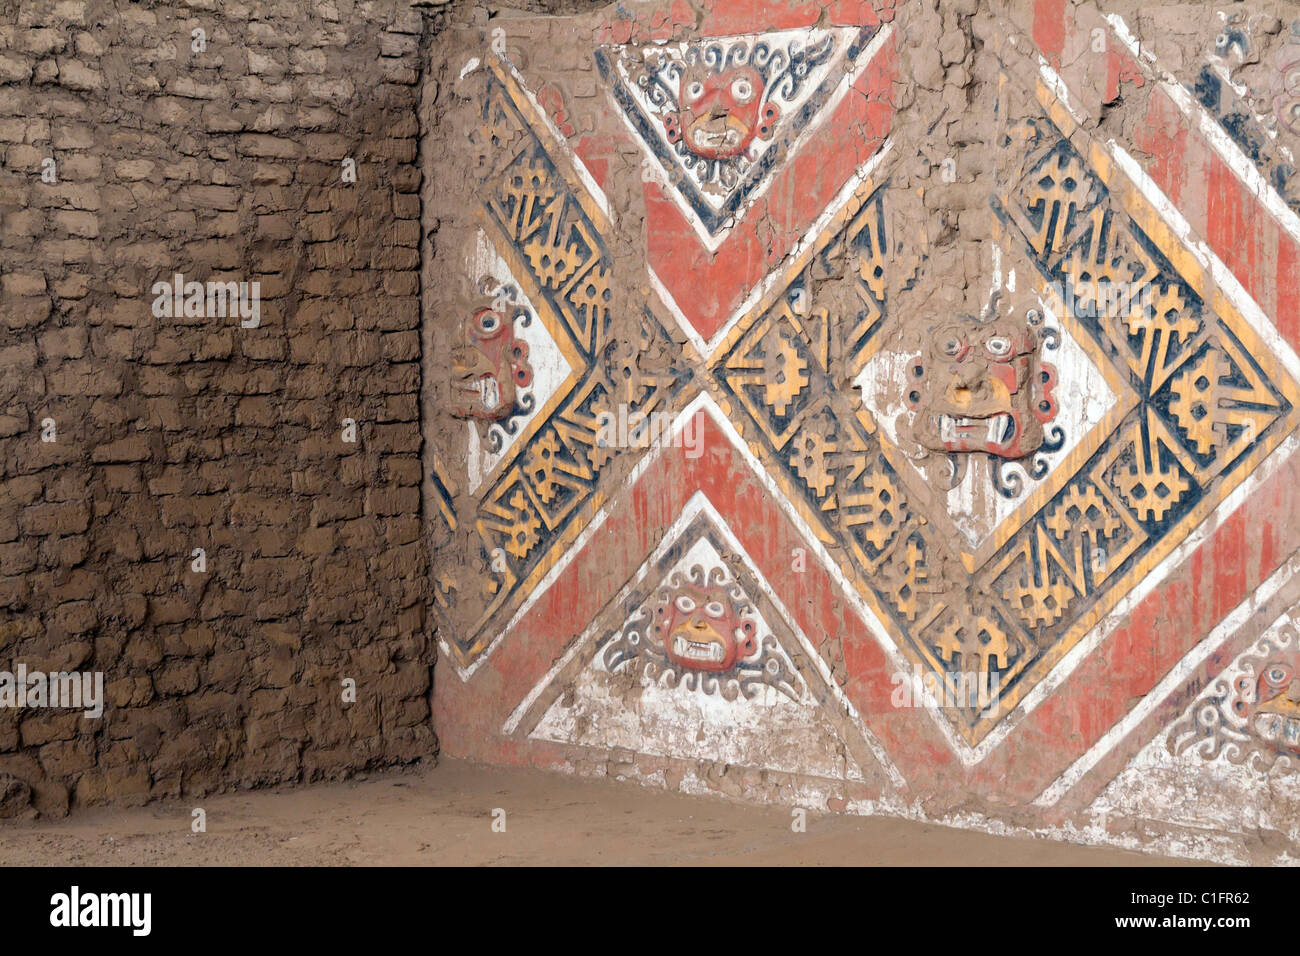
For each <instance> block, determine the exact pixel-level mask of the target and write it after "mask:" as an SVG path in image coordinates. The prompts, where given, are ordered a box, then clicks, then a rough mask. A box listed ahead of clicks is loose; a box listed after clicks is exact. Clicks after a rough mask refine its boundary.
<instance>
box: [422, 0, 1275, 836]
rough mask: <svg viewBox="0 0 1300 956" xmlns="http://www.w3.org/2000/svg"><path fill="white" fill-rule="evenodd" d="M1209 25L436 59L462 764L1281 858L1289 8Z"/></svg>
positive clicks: (1056, 19) (775, 23)
mask: <svg viewBox="0 0 1300 956" xmlns="http://www.w3.org/2000/svg"><path fill="white" fill-rule="evenodd" d="M1238 8H1240V9H1238ZM1178 10H1181V11H1182V16H1181V18H1180V17H1179V16H1178V12H1177V11H1176V10H1175V9H1174V8H1173V7H1170V6H1168V5H1162V6H1159V7H1152V8H1142V9H1133V8H1132V7H1131V5H1125V6H1123V8H1118V7H1117V8H1116V9H1114V10H1110V9H1105V8H1104V7H1103V8H1100V9H1099V8H1097V7H1095V6H1092V5H1086V6H1084V5H1075V4H1071V3H1066V2H1064V0H1040V2H1037V3H1016V4H1009V5H1003V4H998V5H995V6H993V7H991V8H990V7H986V6H985V5H982V4H976V3H974V2H970V3H951V4H949V3H945V4H942V5H939V6H938V8H937V9H936V8H935V7H933V6H931V5H928V4H925V3H915V4H913V3H904V4H898V5H897V8H895V5H893V4H877V5H874V6H873V5H872V4H868V3H860V2H832V3H786V2H763V0H744V2H729V3H716V4H710V3H700V4H690V3H686V2H685V0H677V2H668V3H645V4H633V3H626V4H619V5H616V6H610V7H606V8H603V9H600V10H598V11H596V12H594V13H590V14H585V15H581V16H572V17H540V16H530V15H523V14H520V15H518V16H497V17H493V18H491V19H488V18H486V17H482V18H479V19H477V20H476V19H474V18H473V17H472V16H466V17H465V18H463V19H462V20H460V21H457V22H455V23H453V24H452V26H451V27H450V28H449V30H448V32H447V33H445V34H444V35H442V36H441V37H440V42H439V43H438V44H437V45H436V47H435V49H434V50H433V52H432V57H433V60H432V63H431V66H430V70H431V76H432V77H433V79H431V80H430V81H429V83H427V84H426V87H425V90H424V101H423V106H422V109H423V111H424V113H425V118H426V120H427V119H428V118H429V117H432V116H435V115H436V117H437V120H438V121H437V123H436V124H428V123H426V124H425V128H426V129H428V132H427V133H426V135H425V136H424V141H423V143H422V157H423V161H424V162H425V164H426V166H425V186H424V200H425V205H424V210H425V211H424V220H425V222H424V225H425V242H426V252H429V251H436V255H433V256H431V255H426V256H425V257H424V263H425V265H424V269H425V275H424V288H425V292H424V310H425V322H424V356H425V358H424V371H425V376H424V393H423V406H422V422H423V428H424V435H425V450H424V456H425V466H426V467H425V473H426V478H425V486H424V503H425V512H426V518H427V522H428V524H429V529H430V530H429V534H430V541H431V549H432V553H431V560H430V566H431V568H432V569H433V571H432V574H433V578H434V604H435V608H434V609H435V617H436V618H437V620H438V636H439V640H440V643H441V647H442V649H443V651H444V653H443V655H442V657H441V658H440V661H439V666H438V669H437V672H436V675H435V680H436V688H435V694H434V710H435V713H434V721H435V726H436V727H437V729H438V732H439V737H440V740H441V741H442V745H443V748H444V750H445V751H446V752H449V753H452V754H455V755H458V756H468V757H473V758H476V759H483V760H487V761H494V762H507V763H528V764H535V765H538V766H542V767H548V768H554V769H560V770H566V771H570V772H575V773H579V774H590V775H600V774H608V775H613V776H618V777H626V778H630V779H635V780H638V781H641V782H643V783H650V784H654V785H661V786H666V787H669V788H672V789H682V790H686V791H692V792H718V793H723V794H727V795H730V796H739V797H743V798H746V799H752V800H759V801H773V802H784V803H789V804H792V805H805V806H808V805H816V806H818V807H828V808H830V809H834V810H847V811H850V812H864V813H869V812H888V813H896V814H904V815H909V816H916V817H923V818H926V819H933V820H940V821H946V822H951V823H957V824H960V825H968V826H976V827H981V828H985V829H990V830H994V831H1005V830H1031V831H1038V832H1045V833H1050V834H1053V835H1056V836H1060V837H1063V838H1068V839H1082V840H1086V841H1091V842H1115V843H1123V844H1130V845H1134V846H1143V847H1149V848H1153V849H1160V850H1163V851H1167V852H1174V853H1181V854H1187V855H1193V856H1210V857H1214V858H1217V859H1232V860H1240V861H1249V860H1255V861H1280V860H1287V859H1289V858H1290V856H1289V854H1294V853H1295V852H1296V848H1295V844H1296V841H1297V839H1300V832H1298V830H1297V827H1300V819H1298V817H1297V812H1296V811H1297V807H1296V802H1295V800H1296V795H1297V793H1298V792H1300V791H1297V790H1296V788H1295V786H1294V784H1293V780H1292V776H1293V773H1294V761H1295V760H1296V758H1297V755H1300V681H1295V673H1296V671H1295V668H1296V666H1297V657H1300V653H1298V652H1297V650H1296V640H1297V638H1296V637H1295V634H1294V630H1293V625H1292V622H1291V618H1290V616H1289V613H1290V612H1289V608H1291V607H1292V606H1293V605H1294V604H1295V598H1296V593H1295V592H1296V591H1297V589H1300V584H1297V583H1296V582H1295V581H1294V572H1295V570H1296V568H1297V562H1300V556H1297V555H1296V554H1295V552H1296V549H1297V547H1298V546H1300V540H1297V538H1300V524H1298V523H1297V522H1296V521H1295V520H1294V518H1293V517H1292V511H1293V508H1294V501H1295V498H1294V495H1295V492H1294V488H1295V487H1296V478H1297V475H1296V470H1297V468H1300V465H1297V463H1296V461H1295V459H1294V456H1293V452H1294V450H1295V446H1296V438H1295V437H1294V434H1293V433H1294V431H1295V428H1296V426H1297V424H1300V360H1298V359H1297V356H1296V352H1295V347H1296V343H1297V341H1298V340H1300V305H1298V304H1297V301H1296V295H1297V293H1296V286H1297V282H1298V281H1300V280H1298V279H1297V261H1298V255H1300V219H1298V218H1297V215H1296V208H1297V202H1296V201H1295V199H1294V198H1292V195H1291V186H1290V176H1291V173H1292V171H1293V169H1294V153H1293V150H1294V149H1296V148H1297V146H1298V145H1300V142H1298V141H1300V137H1298V136H1297V127H1300V123H1298V122H1297V116H1300V113H1297V109H1300V106H1298V105H1297V103H1300V100H1296V90H1300V84H1293V83H1292V81H1293V80H1294V79H1296V78H1295V77H1293V76H1292V75H1291V74H1292V73H1293V72H1294V69H1293V68H1292V67H1291V66H1289V64H1290V63H1291V60H1293V59H1296V54H1297V53H1300V11H1298V10H1294V9H1291V10H1288V8H1287V7H1286V6H1278V7H1276V9H1274V8H1269V9H1267V10H1266V9H1264V7H1263V6H1260V7H1258V8H1251V9H1250V10H1246V9H1245V7H1244V5H1234V10H1235V11H1236V12H1235V13H1234V14H1233V16H1234V17H1236V19H1231V18H1230V17H1229V16H1228V15H1226V14H1225V15H1224V16H1222V17H1216V16H1215V11H1213V9H1212V8H1202V7H1199V6H1198V7H1196V8H1195V11H1192V10H1189V9H1185V8H1178ZM1197 11H1199V12H1197ZM1171 21H1176V22H1177V24H1178V26H1177V28H1176V29H1170V28H1169V23H1170V22H1171ZM1293 22H1294V23H1293ZM1147 37H1150V40H1148V39H1146V38H1147ZM1293 85H1294V86H1295V87H1296V88H1295V89H1293Z"/></svg>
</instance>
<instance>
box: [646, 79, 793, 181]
mask: <svg viewBox="0 0 1300 956" xmlns="http://www.w3.org/2000/svg"><path fill="white" fill-rule="evenodd" d="M764 88H765V83H764V80H763V74H762V73H760V72H759V71H758V70H756V69H754V67H752V66H733V67H731V68H729V69H726V70H722V71H720V72H717V73H714V72H710V71H708V70H705V69H702V68H700V67H694V68H692V69H690V70H688V71H687V72H686V75H685V76H683V77H682V85H681V93H680V95H679V98H678V99H679V107H680V108H679V109H678V110H676V111H674V112H671V113H668V114H666V115H665V116H664V129H665V130H666V131H667V133H668V139H669V141H670V142H673V143H676V142H681V143H682V144H683V145H684V146H685V147H686V148H687V149H688V150H689V151H690V152H692V153H694V154H695V155H696V156H701V157H703V158H705V159H731V158H732V157H735V156H739V155H741V154H742V153H744V152H745V151H746V150H748V149H749V145H750V143H752V142H753V141H754V139H755V137H758V138H761V139H769V138H770V137H771V136H772V130H773V128H774V127H775V125H776V121H777V119H779V118H780V116H781V108H780V107H779V106H777V105H776V104H775V103H771V102H769V103H764V102H763V90H764Z"/></svg>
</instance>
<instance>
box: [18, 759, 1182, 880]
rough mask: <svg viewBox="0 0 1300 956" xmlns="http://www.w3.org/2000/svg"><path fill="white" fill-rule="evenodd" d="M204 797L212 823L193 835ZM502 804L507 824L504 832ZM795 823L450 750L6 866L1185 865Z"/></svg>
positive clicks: (86, 838) (109, 833)
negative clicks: (496, 818)
mask: <svg viewBox="0 0 1300 956" xmlns="http://www.w3.org/2000/svg"><path fill="white" fill-rule="evenodd" d="M196 805H197V806H201V807H203V809H204V810H205V811H206V813H207V832H206V833H202V834H194V833H191V832H190V822H191V811H192V810H193V808H194V806H196ZM498 807H499V808H502V809H504V810H505V811H506V832H504V833H494V832H493V830H492V811H493V809H494V808H498ZM790 821H791V814H790V811H789V810H788V809H786V808H779V809H778V808H771V809H767V808H761V807H754V806H748V805H742V804H737V803H733V802H730V801H726V800H722V799H713V798H709V797H689V796H682V795H679V794H669V793H664V792H662V791H657V790H649V789H644V788H642V787H639V786H637V785H635V784H629V783H618V782H615V781H608V780H578V779H574V778H571V777H566V776H562V775H559V774H549V773H543V772H541V771H534V770H515V769H500V768H494V767H482V766H476V765H474V764H469V763H464V762H461V761H455V760H444V761H442V762H441V763H440V764H439V765H438V766H437V767H434V768H428V769H414V770H405V771H394V772H388V773H382V774H371V775H370V776H368V777H367V778H366V779H357V780H353V781H349V782H346V783H339V784H327V785H319V786H309V787H298V788H284V789H279V790H264V791H256V792H251V791H250V792H246V793H238V794H229V795H225V796H214V797H210V798H208V799H206V800H203V801H199V802H197V803H195V804H185V805H181V804H169V805H158V806H150V807H145V808H140V809H127V810H115V811H110V810H94V811H88V812H84V813H75V814H73V815H72V816H71V817H69V818H68V819H66V820H62V821H59V822H56V823H50V824H16V825H10V826H5V827H0V866H13V865H75V866H88V865H89V866H95V865H106V866H107V865H133V866H139V865H145V866H147V865H150V864H169V865H191V864H193V865H202V864H225V865H265V864H273V865H282V866H284V865H348V864H360V865H383V864H397V865H548V864H560V865H570V864H650V865H656V864H659V865H666V864H690V865H711V864H759V865H805V864H848V865H857V864H865V865H873V864H876V865H879V864H888V865H909V864H934V865H964V864H978V865H985V866H988V865H1002V864H1029V865H1049V866H1051V865H1073V866H1094V865H1096V866H1106V865H1110V866H1115V865H1119V866H1133V865H1136V866H1143V865H1161V864H1169V863H1174V862H1181V861H1172V860H1162V859H1159V858H1154V857H1148V856H1143V855H1140V854H1137V853H1130V852H1126V851H1122V850H1113V849H1098V848H1092V847H1080V846H1071V845H1069V844H1063V843H1058V842H1055V841H1051V840H1029V839H1009V838H1003V837H993V836H988V835H985V834H982V833H973V832H969V831H964V830H954V829H949V828H946V827H939V826H931V825H927V824H922V823H914V822H911V821H907V820H896V819H891V818H885V817H873V818H864V817H850V816H836V815H814V814H809V815H808V818H807V831H806V832H804V833H794V832H792V831H791V827H790Z"/></svg>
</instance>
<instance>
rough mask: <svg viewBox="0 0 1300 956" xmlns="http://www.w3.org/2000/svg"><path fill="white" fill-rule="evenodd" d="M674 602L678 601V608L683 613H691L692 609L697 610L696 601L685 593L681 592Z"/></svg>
mask: <svg viewBox="0 0 1300 956" xmlns="http://www.w3.org/2000/svg"><path fill="white" fill-rule="evenodd" d="M674 603H676V605H677V610H679V611H681V612H682V613H683V614H690V613H691V612H692V611H694V610H695V602H694V601H692V600H691V599H690V598H688V597H687V596H686V595H685V594H679V595H678V596H677V600H676V602H674Z"/></svg>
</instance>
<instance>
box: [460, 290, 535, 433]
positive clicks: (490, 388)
mask: <svg viewBox="0 0 1300 956" xmlns="http://www.w3.org/2000/svg"><path fill="white" fill-rule="evenodd" d="M532 381H533V370H532V367H531V366H530V365H529V364H528V343H527V342H524V341H521V340H519V339H516V338H515V330H514V323H513V322H512V321H510V320H509V319H508V318H506V316H505V315H504V314H502V313H501V312H498V311H496V310H495V309H491V308H482V309H479V310H478V311H477V312H475V313H474V314H473V315H472V316H471V317H470V318H469V319H468V320H466V321H465V322H463V323H462V324H461V327H460V328H459V329H458V330H457V332H456V338H455V340H454V341H453V343H452V349H451V403H452V404H451V413H452V415H453V416H454V417H456V418H477V419H481V420H484V421H500V420H501V419H503V418H508V417H509V416H510V414H511V413H512V412H513V411H514V410H515V400H516V398H517V396H518V390H519V389H521V388H527V387H528V386H529V385H531V384H532Z"/></svg>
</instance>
